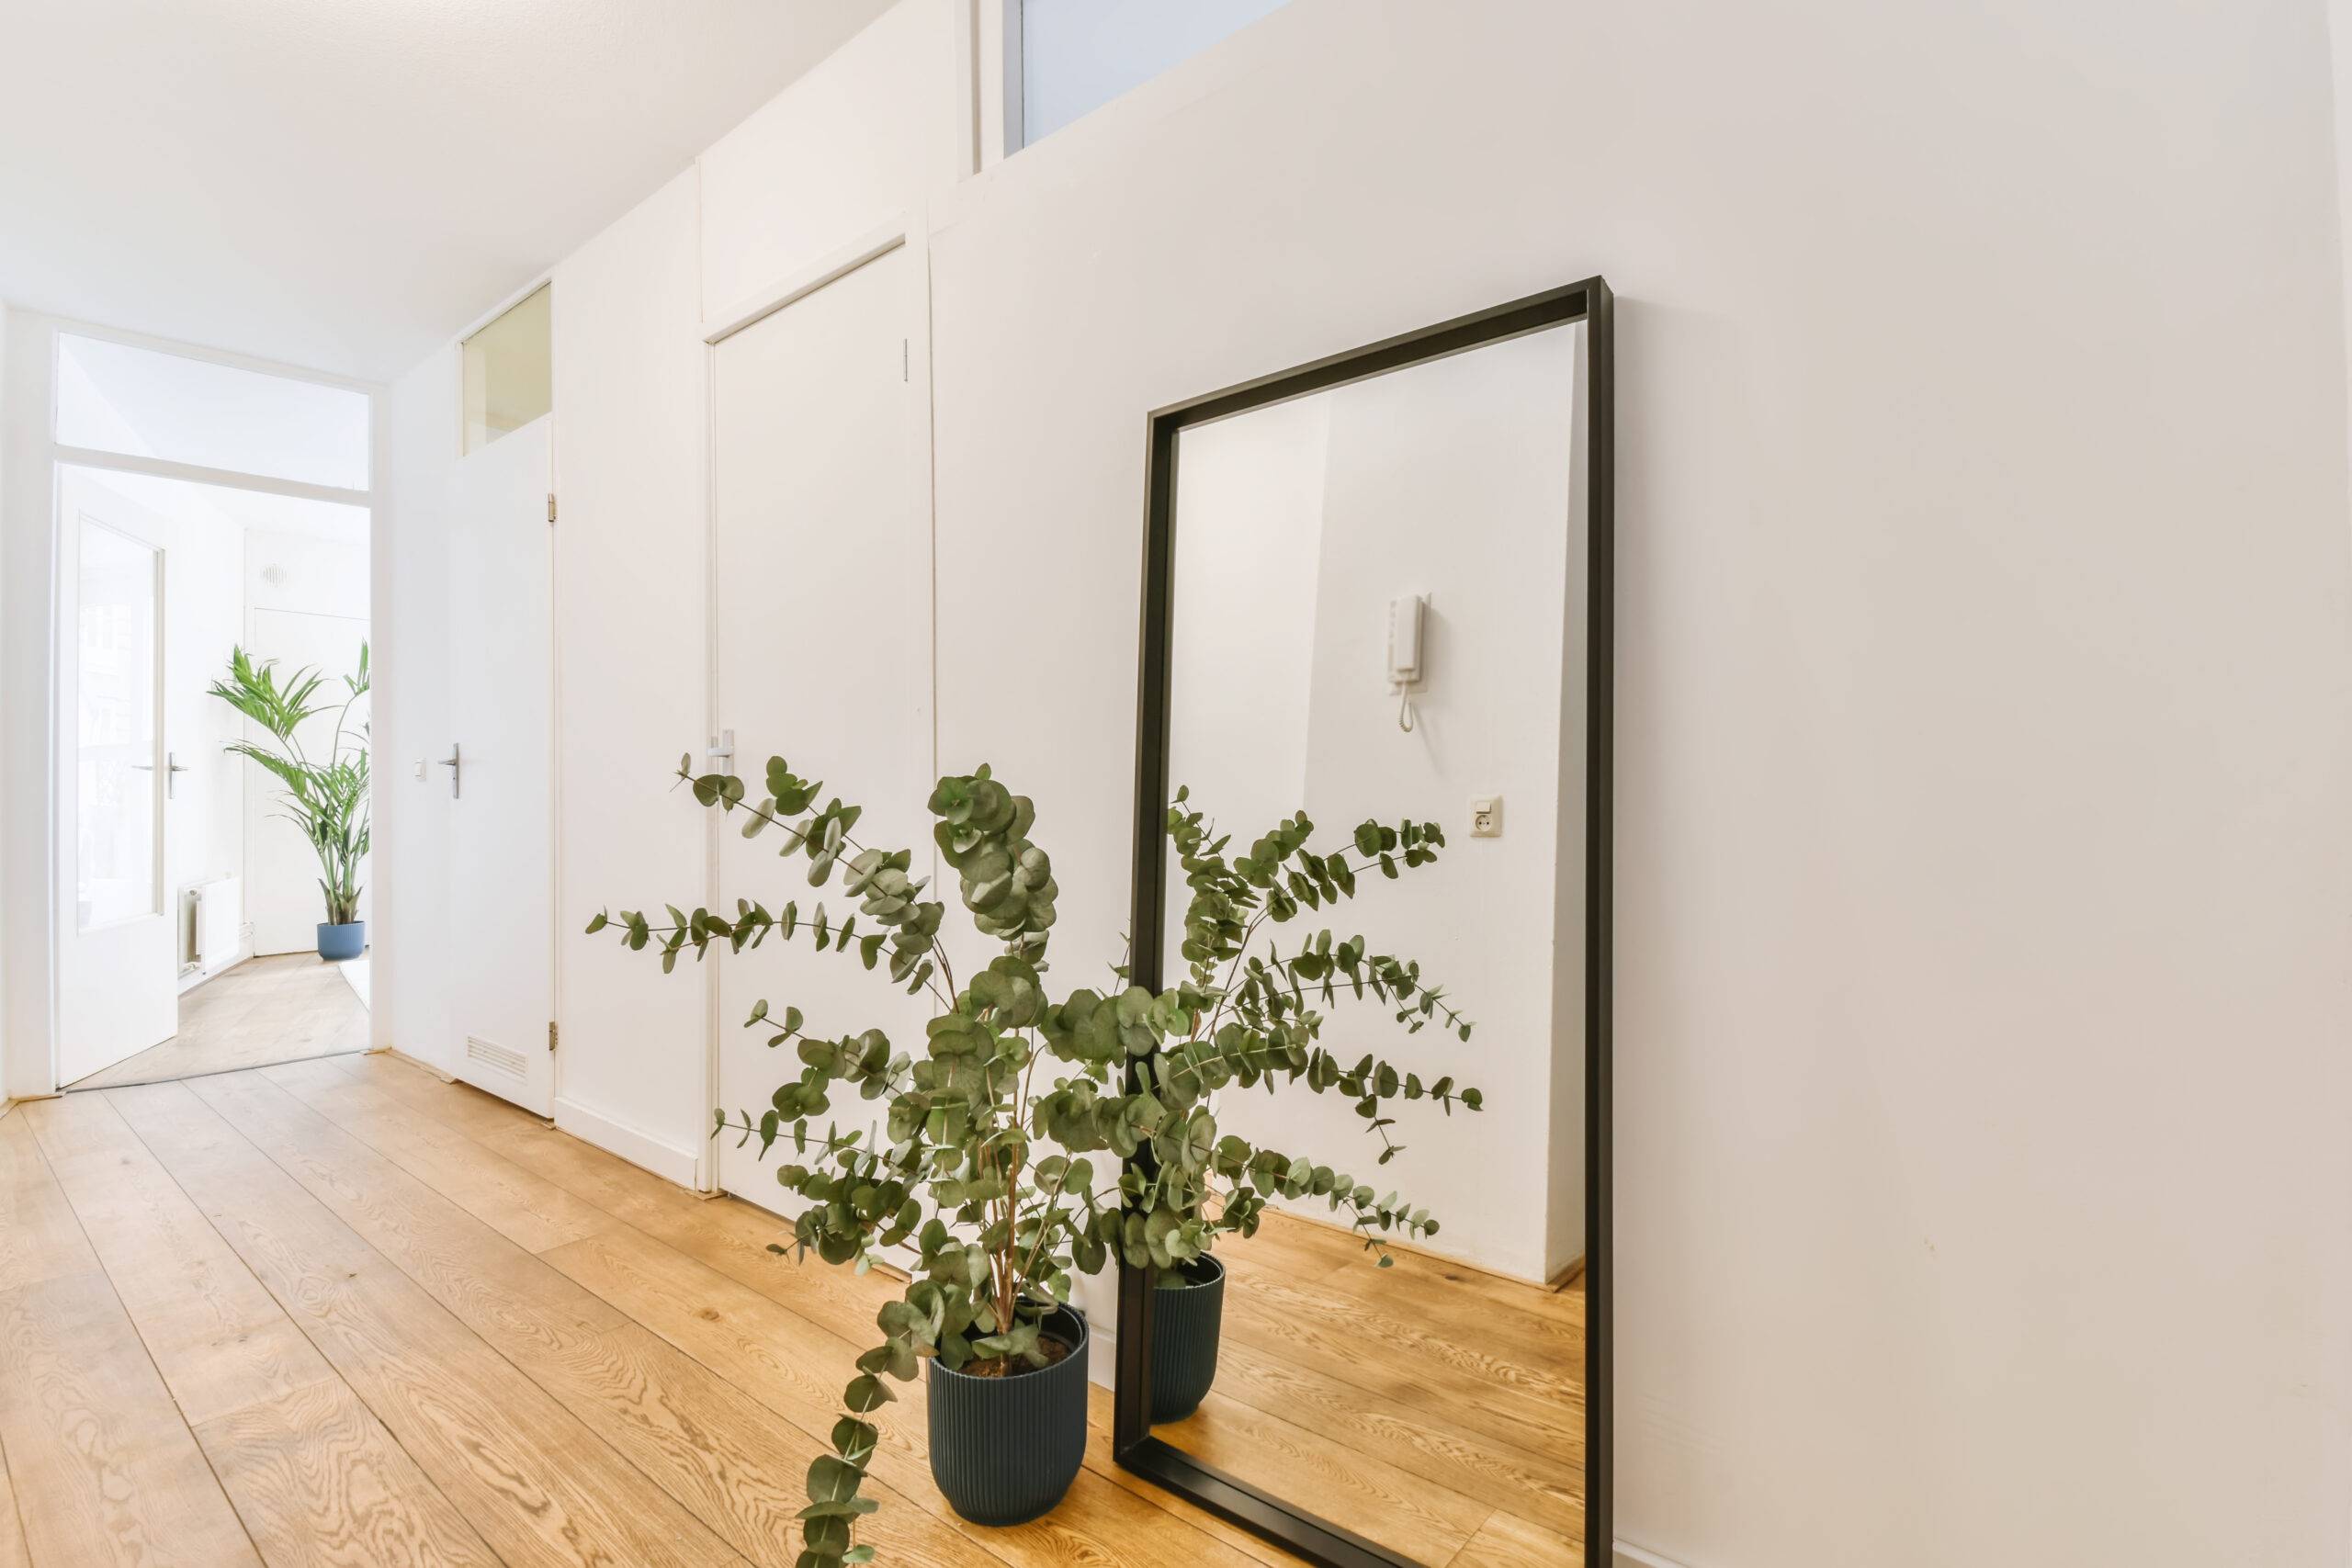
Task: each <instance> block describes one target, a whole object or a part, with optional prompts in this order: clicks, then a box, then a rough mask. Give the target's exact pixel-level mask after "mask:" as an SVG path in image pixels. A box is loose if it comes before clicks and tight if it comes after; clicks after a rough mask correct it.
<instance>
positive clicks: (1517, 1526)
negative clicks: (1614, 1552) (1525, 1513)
mask: <svg viewBox="0 0 2352 1568" xmlns="http://www.w3.org/2000/svg"><path fill="white" fill-rule="evenodd" d="M1583 1539H1584V1538H1583V1536H1582V1535H1581V1534H1578V1535H1574V1536H1566V1535H1561V1534H1559V1533H1558V1532H1556V1531H1554V1530H1547V1529H1544V1528H1543V1527H1542V1526H1541V1525H1532V1524H1530V1523H1528V1522H1527V1521H1526V1520H1525V1519H1522V1518H1520V1517H1517V1516H1516V1515H1513V1514H1509V1513H1505V1512H1504V1511H1503V1510H1502V1509H1500V1508H1498V1509H1496V1510H1495V1514H1494V1517H1492V1518H1490V1519H1488V1520H1487V1523H1486V1527H1485V1528H1484V1529H1481V1530H1479V1532H1478V1533H1477V1534H1476V1535H1475V1536H1472V1537H1471V1538H1470V1543H1469V1544H1468V1545H1466V1546H1464V1548H1463V1549H1462V1552H1461V1555H1459V1556H1457V1557H1456V1558H1454V1560H1453V1562H1452V1563H1451V1564H1449V1565H1447V1568H1499V1565H1500V1564H1503V1563H1509V1564H1510V1568H1584V1547H1583V1546H1582V1545H1581V1544H1580V1542H1581V1541H1582V1540H1583Z"/></svg>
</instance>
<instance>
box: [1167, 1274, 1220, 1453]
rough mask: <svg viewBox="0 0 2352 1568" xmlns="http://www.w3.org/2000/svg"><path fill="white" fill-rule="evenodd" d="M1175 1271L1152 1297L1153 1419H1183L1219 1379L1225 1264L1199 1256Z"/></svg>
mask: <svg viewBox="0 0 2352 1568" xmlns="http://www.w3.org/2000/svg"><path fill="white" fill-rule="evenodd" d="M1173 1272H1174V1273H1175V1274H1176V1275H1177V1276H1178V1277H1179V1278H1181V1279H1182V1280H1183V1281H1184V1282H1183V1283H1182V1284H1181V1285H1170V1284H1168V1283H1166V1280H1167V1279H1168V1273H1167V1272H1165V1271H1164V1272H1163V1273H1162V1274H1161V1276H1160V1280H1161V1284H1160V1286H1159V1288H1158V1289H1157V1290H1156V1291H1155V1292H1154V1293H1153V1296H1152V1302H1151V1419H1152V1421H1153V1423H1154V1424H1155V1425H1156V1424H1158V1423H1159V1422H1162V1421H1182V1419H1183V1418H1184V1417H1185V1416H1190V1415H1191V1414H1192V1413H1193V1411H1195V1410H1198V1409H1199V1408H1200V1407H1201V1401H1202V1400H1204V1399H1206V1398H1207V1397H1208V1393H1209V1385H1210V1384H1211V1383H1213V1382H1216V1342H1217V1336H1218V1333H1219V1331H1220V1330H1221V1329H1222V1327H1223V1325H1224V1323H1225V1265H1224V1264H1222V1263H1219V1262H1218V1261H1217V1260H1216V1258H1193V1260H1192V1261H1191V1262H1189V1263H1182V1264H1179V1265H1178V1266H1177V1267H1176V1269H1174V1270H1173Z"/></svg>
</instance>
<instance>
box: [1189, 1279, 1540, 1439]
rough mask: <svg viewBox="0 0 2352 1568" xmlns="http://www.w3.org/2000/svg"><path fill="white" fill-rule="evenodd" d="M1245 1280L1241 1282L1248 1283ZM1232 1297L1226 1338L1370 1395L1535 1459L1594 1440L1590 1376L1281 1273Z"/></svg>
mask: <svg viewBox="0 0 2352 1568" xmlns="http://www.w3.org/2000/svg"><path fill="white" fill-rule="evenodd" d="M1237 1283H1238V1281H1237ZM1248 1287H1249V1288H1247V1289H1228V1290H1227V1292H1226V1293H1225V1321H1224V1333H1225V1336H1226V1337H1227V1339H1238V1340H1239V1341H1241V1342H1242V1343H1244V1344H1248V1345H1250V1346H1253V1347H1255V1348H1258V1349H1259V1350H1261V1351H1262V1352H1264V1353H1265V1354H1267V1355H1269V1356H1272V1357H1274V1358H1277V1359H1288V1360H1290V1361H1292V1362H1294V1363H1295V1364H1296V1365H1299V1366H1302V1367H1306V1368H1308V1369H1310V1370H1312V1371H1317V1372H1320V1373H1322V1374H1323V1375H1324V1376H1326V1377H1329V1378H1332V1379H1335V1380H1336V1381H1338V1382H1343V1383H1350V1384H1353V1385H1354V1386H1356V1387H1359V1388H1362V1389H1363V1390H1365V1391H1366V1393H1369V1394H1372V1395H1374V1396H1377V1397H1382V1398H1387V1399H1391V1400H1396V1401H1399V1402H1402V1403H1405V1404H1428V1405H1429V1406H1430V1407H1431V1408H1434V1409H1440V1410H1443V1411H1445V1412H1446V1413H1447V1414H1448V1415H1449V1416H1451V1417H1452V1418H1453V1419H1455V1420H1458V1421H1459V1422H1460V1423H1461V1424H1462V1425H1464V1427H1469V1428H1470V1429H1471V1430H1473V1431H1476V1432H1478V1433H1480V1434H1481V1435H1483V1436H1485V1437H1487V1438H1491V1439H1493V1440H1495V1441H1498V1442H1501V1443H1504V1444H1508V1445H1510V1446H1513V1447H1517V1448H1520V1449H1523V1450H1527V1451H1529V1452H1531V1453H1552V1452H1560V1451H1567V1450H1574V1449H1576V1448H1577V1445H1580V1444H1581V1442H1582V1440H1583V1433H1584V1384H1583V1377H1582V1372H1583V1368H1582V1367H1581V1365H1578V1366H1577V1367H1575V1368H1573V1369H1571V1368H1570V1367H1568V1366H1566V1365H1559V1364H1546V1363H1539V1362H1537V1361H1535V1360H1534V1359H1514V1358H1513V1357H1512V1356H1510V1355H1507V1354H1503V1353H1500V1352H1498V1351H1496V1350H1495V1349H1493V1348H1490V1347H1487V1346H1484V1345H1481V1344H1479V1343H1478V1342H1477V1340H1476V1337H1475V1336H1474V1335H1462V1336H1454V1335H1453V1334H1451V1333H1450V1332H1447V1333H1441V1332H1440V1331H1438V1330H1437V1329H1436V1328H1434V1327H1433V1326H1432V1325H1431V1324H1430V1322H1429V1321H1428V1320H1427V1319H1426V1318H1423V1317H1420V1316H1417V1315H1414V1314H1410V1313H1408V1312H1403V1311H1399V1310H1397V1309H1396V1308H1395V1307H1394V1306H1393V1305H1385V1304H1375V1303H1363V1302H1357V1301H1353V1300H1351V1299H1349V1298H1346V1297H1343V1296H1340V1295H1336V1294H1335V1293H1333V1292H1329V1291H1327V1290H1323V1289H1321V1288H1318V1287H1317V1285H1316V1284H1315V1283H1314V1282H1312V1281H1308V1282H1306V1283H1296V1282H1293V1281H1291V1280H1285V1279H1283V1278H1281V1277H1279V1276H1276V1275H1272V1274H1260V1275H1255V1276H1253V1277H1252V1278H1251V1279H1250V1280H1249V1281H1248Z"/></svg>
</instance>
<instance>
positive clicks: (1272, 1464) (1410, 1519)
mask: <svg viewBox="0 0 2352 1568" xmlns="http://www.w3.org/2000/svg"><path fill="white" fill-rule="evenodd" d="M1157 1431H1158V1435H1159V1437H1160V1438H1165V1439H1166V1440H1167V1441H1168V1442H1169V1443H1170V1445H1171V1446H1173V1447H1175V1448H1179V1449H1182V1450H1183V1451H1184V1452H1186V1453H1188V1454H1191V1455H1193V1457H1194V1458H1196V1459H1199V1460H1201V1461H1204V1462H1206V1463H1208V1464H1212V1465H1215V1466H1216V1468H1217V1469H1219V1470H1222V1471H1224V1472H1226V1473H1227V1474H1228V1475H1233V1476H1238V1477H1239V1478H1240V1479H1241V1480H1243V1481H1246V1482H1248V1483H1250V1484H1251V1485H1253V1486H1256V1487H1259V1488H1261V1489H1262V1490H1263V1491H1264V1492H1265V1493H1266V1494H1267V1495H1270V1496H1274V1497H1291V1498H1295V1499H1297V1500H1298V1501H1299V1502H1301V1503H1302V1504H1306V1505H1307V1506H1311V1507H1312V1508H1313V1509H1314V1511H1315V1512H1317V1513H1318V1514H1320V1515H1322V1516H1323V1517H1326V1518H1329V1519H1333V1520H1338V1521H1342V1522H1344V1523H1345V1524H1346V1525H1347V1527H1348V1528H1349V1529H1352V1530H1354V1531H1355V1532H1356V1533H1357V1534H1359V1535H1362V1536H1364V1537H1367V1538H1368V1539H1370V1540H1374V1541H1377V1542H1378V1543H1379V1544H1381V1545H1382V1546H1385V1547H1386V1548H1388V1549H1389V1550H1390V1551H1395V1552H1397V1553H1398V1554H1399V1555H1401V1556H1404V1557H1408V1558H1410V1559H1411V1560H1412V1561H1413V1562H1452V1561H1453V1557H1454V1554H1455V1553H1456V1552H1458V1551H1461V1550H1462V1548H1463V1547H1464V1545H1465V1544H1466V1543H1467V1542H1468V1541H1469V1540H1470V1538H1471V1537H1472V1536H1473V1535H1475V1534H1476V1533H1477V1530H1478V1527H1479V1526H1480V1525H1481V1524H1483V1523H1484V1522H1485V1521H1486V1518H1487V1515H1488V1514H1491V1513H1492V1512H1494V1508H1493V1506H1492V1505H1490V1504H1487V1503H1481V1502H1479V1501H1477V1500H1476V1498H1470V1497H1464V1496H1463V1495H1461V1494H1460V1493H1457V1492H1454V1491H1452V1490H1450V1489H1449V1488H1446V1487H1443V1486H1439V1485H1435V1484H1432V1483H1429V1482H1426V1481H1423V1480H1422V1479H1421V1478H1420V1477H1419V1476H1417V1475H1413V1474H1411V1473H1409V1472H1406V1471H1402V1470H1399V1469H1397V1467H1396V1466H1395V1465H1392V1464H1389V1463H1386V1462H1385V1461H1382V1460H1379V1459H1375V1458H1374V1457H1372V1456H1371V1455H1369V1454H1366V1453H1364V1452H1363V1451H1362V1450H1357V1449H1352V1448H1351V1447H1349V1446H1348V1445H1347V1444H1346V1443H1344V1442H1340V1441H1335V1440H1334V1439H1333V1438H1330V1437H1329V1436H1327V1435H1325V1434H1323V1433H1321V1432H1319V1431H1311V1430H1309V1429H1308V1428H1307V1427H1304V1426H1301V1425H1299V1424H1298V1423H1296V1422H1293V1421H1285V1420H1283V1418H1282V1417H1281V1416H1273V1415H1270V1414H1268V1413H1267V1412H1265V1411H1263V1410H1260V1409H1257V1408H1255V1407H1254V1406H1252V1405H1250V1404H1244V1403H1243V1402H1241V1401H1240V1400H1238V1399H1235V1398H1233V1397H1232V1396H1231V1395H1229V1394H1227V1393H1223V1392H1222V1391H1220V1390H1217V1389H1211V1390H1210V1391H1209V1394H1208V1397H1207V1399H1206V1400H1204V1402H1203V1403H1202V1405H1201V1408H1200V1409H1199V1410H1197V1411H1195V1412H1194V1413H1193V1415H1192V1416H1188V1417H1186V1418H1185V1419H1184V1420H1182V1421H1178V1422H1174V1423H1170V1424H1166V1425H1163V1426H1161V1427H1159V1428H1158V1429H1157ZM1310 1499H1311V1502H1310Z"/></svg>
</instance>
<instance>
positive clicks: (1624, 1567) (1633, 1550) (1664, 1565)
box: [1610, 1540, 1685, 1568]
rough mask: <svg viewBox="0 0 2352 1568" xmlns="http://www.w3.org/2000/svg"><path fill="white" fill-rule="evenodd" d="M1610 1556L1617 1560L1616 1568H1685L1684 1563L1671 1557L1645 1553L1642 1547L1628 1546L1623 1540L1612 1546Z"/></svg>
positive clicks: (1651, 1552)
mask: <svg viewBox="0 0 2352 1568" xmlns="http://www.w3.org/2000/svg"><path fill="white" fill-rule="evenodd" d="M1610 1555H1611V1557H1614V1558H1615V1559H1616V1560H1617V1563H1616V1568H1685V1565H1684V1564H1683V1563H1680V1562H1676V1561H1674V1559H1672V1558H1671V1557H1660V1556H1659V1555H1658V1554H1657V1552H1655V1551H1643V1550H1642V1549H1641V1548H1640V1547H1638V1546H1627V1545H1626V1544H1625V1543H1624V1542H1623V1541H1622V1540H1621V1541H1616V1542H1613V1543H1612V1544H1611V1548H1610Z"/></svg>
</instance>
